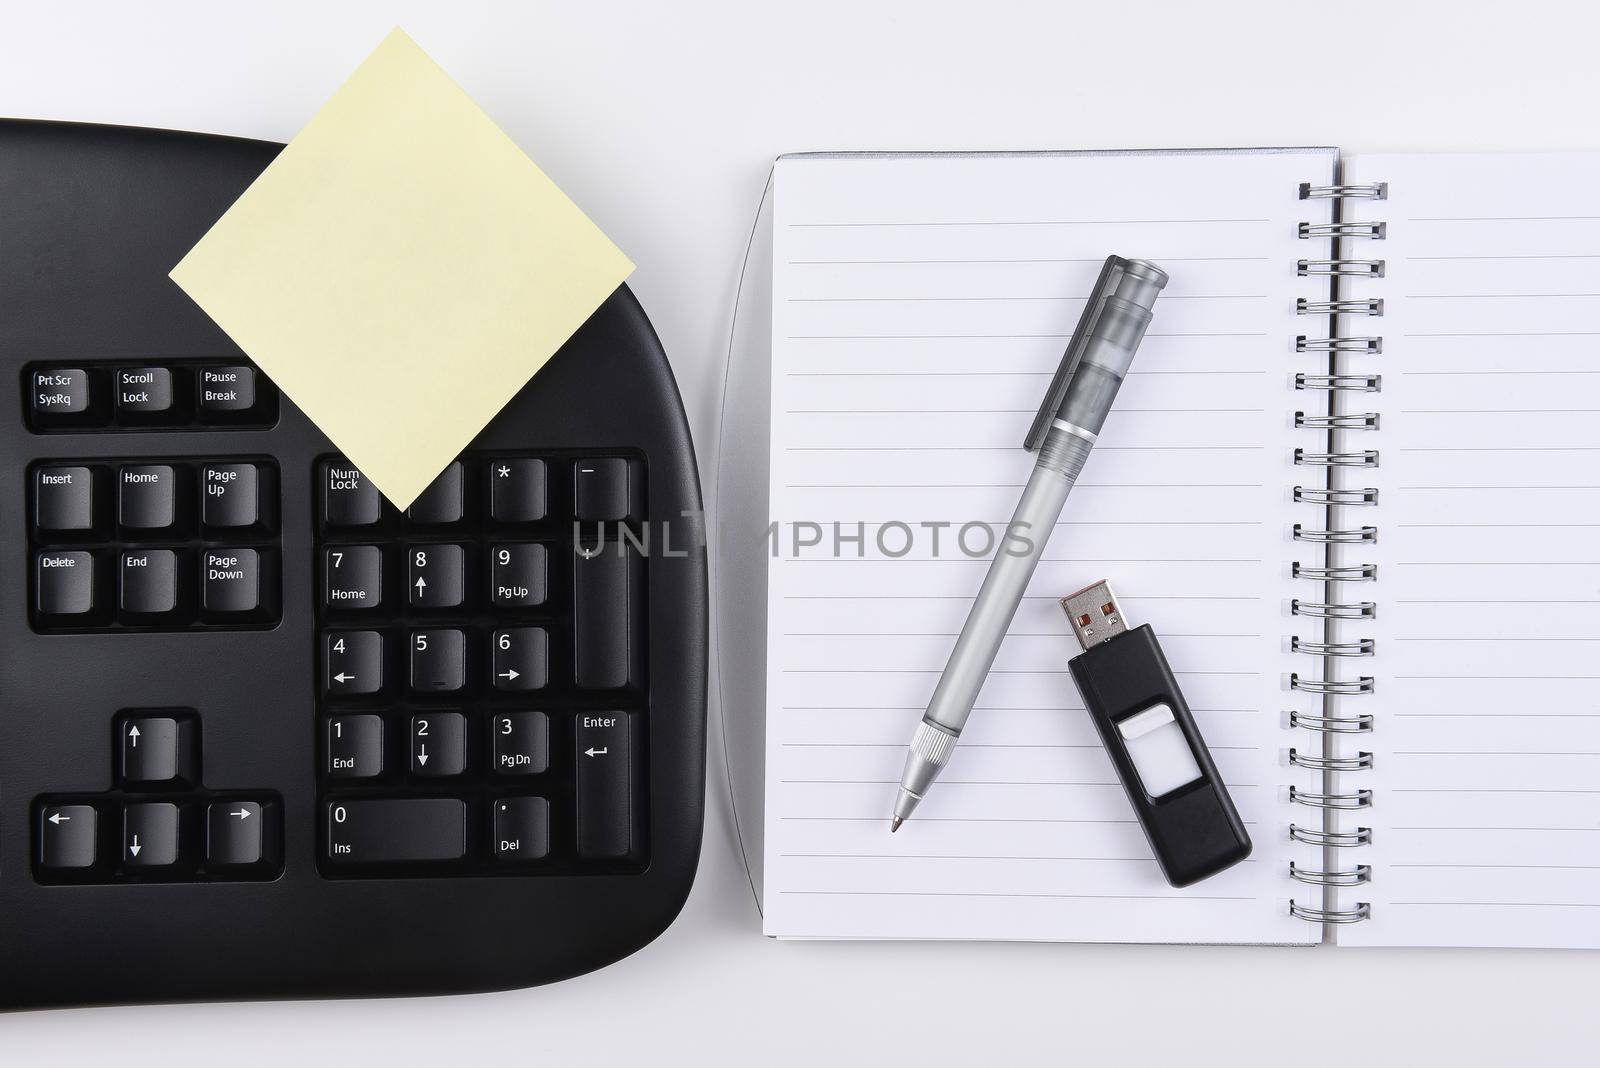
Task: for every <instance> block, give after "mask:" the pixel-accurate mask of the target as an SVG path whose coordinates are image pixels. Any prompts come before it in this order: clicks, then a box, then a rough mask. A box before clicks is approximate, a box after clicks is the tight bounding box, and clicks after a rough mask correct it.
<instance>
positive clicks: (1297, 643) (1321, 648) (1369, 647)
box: [1289, 637, 1378, 656]
mask: <svg viewBox="0 0 1600 1068" xmlns="http://www.w3.org/2000/svg"><path fill="white" fill-rule="evenodd" d="M1377 647H1378V643H1377V642H1375V641H1373V640H1372V639H1371V638H1362V639H1360V640H1359V641H1353V642H1307V641H1301V640H1300V638H1299V637H1294V638H1291V639H1290V640H1289V651H1290V652H1292V653H1305V654H1306V655H1308V656H1371V655H1372V654H1373V652H1374V651H1375V650H1376V649H1377Z"/></svg>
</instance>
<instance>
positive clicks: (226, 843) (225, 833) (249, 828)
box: [206, 801, 267, 868]
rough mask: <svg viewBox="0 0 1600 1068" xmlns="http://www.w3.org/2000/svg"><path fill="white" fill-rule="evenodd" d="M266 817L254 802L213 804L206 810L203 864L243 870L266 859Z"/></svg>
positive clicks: (215, 802) (258, 804) (264, 812)
mask: <svg viewBox="0 0 1600 1068" xmlns="http://www.w3.org/2000/svg"><path fill="white" fill-rule="evenodd" d="M266 820H267V813H266V811H265V810H264V809H263V808H262V807H261V805H260V803H259V802H256V801H213V802H212V803H211V804H209V805H207V806H206V864H207V866H209V867H213V868H244V867H249V866H250V865H252V864H260V863H261V862H262V861H263V860H266V859H267V840H266V839H267V829H266Z"/></svg>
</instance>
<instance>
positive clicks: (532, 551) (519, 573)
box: [489, 542, 546, 608]
mask: <svg viewBox="0 0 1600 1068" xmlns="http://www.w3.org/2000/svg"><path fill="white" fill-rule="evenodd" d="M489 558H490V561H491V563H492V565H493V566H492V571H493V575H492V576H491V581H492V583H493V586H494V603H495V605H496V606H497V607H500V608H533V607H536V606H538V605H541V604H544V599H545V593H546V584H545V570H546V566H545V549H544V546H543V545H534V544H531V543H528V542H523V543H520V544H513V545H496V546H495V547H494V548H493V549H491V550H490V551H489Z"/></svg>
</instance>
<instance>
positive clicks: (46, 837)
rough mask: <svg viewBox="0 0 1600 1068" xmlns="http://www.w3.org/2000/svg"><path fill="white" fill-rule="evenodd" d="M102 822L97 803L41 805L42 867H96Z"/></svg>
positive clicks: (40, 842) (40, 862) (62, 868)
mask: <svg viewBox="0 0 1600 1068" xmlns="http://www.w3.org/2000/svg"><path fill="white" fill-rule="evenodd" d="M98 822H99V820H98V814H97V813H96V812H95V810H94V806H93V805H46V806H45V807H44V808H42V809H40V810H39V865H40V867H44V868H50V869H51V870H53V871H73V870H78V869H82V868H92V867H94V865H95V860H96V857H95V844H96V838H97V834H98V832H97V825H98Z"/></svg>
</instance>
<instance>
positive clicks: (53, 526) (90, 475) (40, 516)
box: [33, 467, 95, 534]
mask: <svg viewBox="0 0 1600 1068" xmlns="http://www.w3.org/2000/svg"><path fill="white" fill-rule="evenodd" d="M33 525H34V527H36V528H37V529H38V530H40V531H42V532H45V533H52V534H78V533H86V532H88V531H92V530H94V528H95V514H94V469H93V468H90V467H41V468H39V469H38V470H36V471H35V472H34V473H33Z"/></svg>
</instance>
